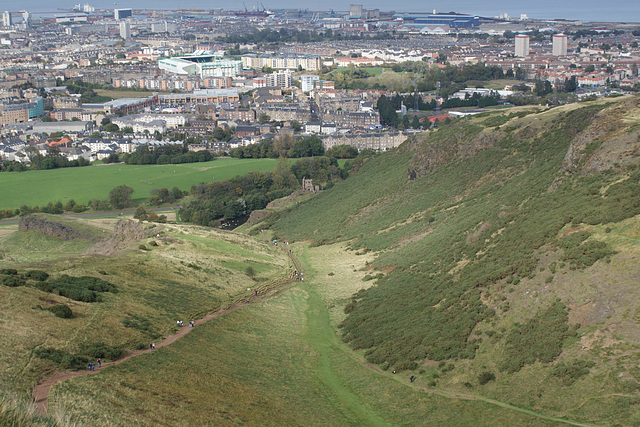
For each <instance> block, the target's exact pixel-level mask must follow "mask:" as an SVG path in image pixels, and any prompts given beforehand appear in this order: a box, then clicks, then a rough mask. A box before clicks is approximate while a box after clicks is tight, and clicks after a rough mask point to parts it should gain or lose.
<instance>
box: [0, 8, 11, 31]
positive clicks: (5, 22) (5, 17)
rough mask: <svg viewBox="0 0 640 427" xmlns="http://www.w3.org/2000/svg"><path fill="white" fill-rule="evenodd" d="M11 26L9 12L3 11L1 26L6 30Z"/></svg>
mask: <svg viewBox="0 0 640 427" xmlns="http://www.w3.org/2000/svg"><path fill="white" fill-rule="evenodd" d="M11 24H12V21H11V12H9V11H8V10H5V11H4V13H3V14H2V25H4V26H5V27H7V28H8V27H10V26H11Z"/></svg>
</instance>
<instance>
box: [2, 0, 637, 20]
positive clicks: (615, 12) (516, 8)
mask: <svg viewBox="0 0 640 427" xmlns="http://www.w3.org/2000/svg"><path fill="white" fill-rule="evenodd" d="M3 3H4V2H3ZM79 3H81V4H85V3H89V4H90V5H91V6H93V7H95V8H96V9H114V8H132V9H146V10H177V9H186V10H188V9H205V10H211V9H225V10H240V9H243V7H239V6H238V2H236V1H230V0H214V1H211V0H190V1H188V2H184V3H181V7H179V8H178V7H176V3H175V2H174V1H171V0H153V1H152V0H132V1H122V0H120V1H117V2H111V1H104V0H100V1H91V0H89V1H86V0H85V1H79ZM352 3H353V4H362V6H363V7H364V8H365V9H380V10H381V11H383V12H388V11H391V10H394V11H395V12H398V13H401V12H417V13H431V12H433V10H436V11H437V12H438V13H447V12H456V13H461V14H467V15H474V16H481V17H495V16H499V15H501V14H504V13H506V14H508V15H509V16H510V17H512V18H519V17H520V15H522V14H524V15H527V17H528V18H531V19H542V20H554V19H563V20H579V21H589V22H628V23H638V22H640V3H638V2H637V0H619V1H617V2H615V3H616V4H615V7H614V6H612V5H611V4H608V3H604V2H595V1H586V2H584V1H579V0H567V1H565V2H562V3H558V2H552V1H551V0H539V1H538V2H528V1H527V2H525V1H513V2H509V3H506V2H504V1H502V0H487V1H485V2H482V3H479V2H477V1H474V0H456V1H447V2H445V1H434V2H423V1H418V0H408V1H406V2H402V3H400V4H397V6H396V7H395V8H394V9H391V8H389V4H388V3H387V2H383V1H380V0H375V1H367V2H358V1H352ZM76 4H77V3H76V2H74V1H73V0H71V1H65V2H60V3H54V4H52V2H50V1H45V0H33V1H30V2H29V4H28V6H27V7H22V6H20V7H16V6H15V5H8V4H7V5H4V6H0V9H1V10H12V11H17V10H27V11H29V12H31V13H32V14H34V15H37V14H51V13H65V11H70V10H71V9H72V8H73V7H74V5H76ZM245 4H246V6H247V8H249V9H250V10H251V9H254V8H256V6H257V8H258V9H261V8H262V7H263V6H262V5H264V7H265V8H269V9H297V10H303V11H304V10H310V11H330V10H334V11H336V12H344V11H347V10H348V9H345V8H348V6H347V5H345V3H344V2H341V1H338V0H328V1H327V2H324V3H323V9H318V7H317V3H316V2H304V1H302V2H296V3H291V2H289V1H287V0H274V1H269V0H267V1H266V2H258V3H257V4H256V3H254V2H251V1H246V2H245Z"/></svg>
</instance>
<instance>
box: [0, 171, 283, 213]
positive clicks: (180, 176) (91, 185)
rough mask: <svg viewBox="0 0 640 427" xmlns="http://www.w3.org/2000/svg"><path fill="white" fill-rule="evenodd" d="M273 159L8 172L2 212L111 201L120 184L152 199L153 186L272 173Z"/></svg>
mask: <svg viewBox="0 0 640 427" xmlns="http://www.w3.org/2000/svg"><path fill="white" fill-rule="evenodd" d="M275 164H276V161H275V160H273V159H243V160H238V159H231V158H228V159H217V160H214V161H212V162H206V163H189V164H180V165H149V166H146V165H145V166H139V165H125V164H112V165H99V166H89V167H81V168H65V169H54V170H43V171H27V172H20V173H17V172H11V173H3V174H2V183H3V186H2V189H0V210H4V209H16V208H19V207H20V206H22V205H27V206H34V205H38V206H39V205H44V204H47V203H48V202H56V201H58V200H60V201H62V202H63V203H66V202H67V201H69V200H70V199H74V200H75V201H76V202H78V203H82V204H86V203H87V202H88V201H89V200H91V199H106V198H107V197H108V195H109V191H111V189H113V188H114V187H117V186H118V185H128V186H130V187H132V188H133V189H134V191H135V192H134V193H133V198H134V200H144V199H147V198H149V196H150V191H151V190H152V189H159V188H173V187H178V188H180V189H181V190H190V189H191V186H192V185H194V184H199V183H201V182H211V181H213V180H215V181H221V180H225V179H229V178H232V177H234V176H236V175H245V174H246V173H248V172H250V171H261V172H270V171H272V170H273V168H274V167H275Z"/></svg>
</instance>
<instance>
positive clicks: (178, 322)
mask: <svg viewBox="0 0 640 427" xmlns="http://www.w3.org/2000/svg"><path fill="white" fill-rule="evenodd" d="M176 323H177V324H178V326H180V327H182V326H184V323H182V320H176ZM194 326H196V322H195V321H194V320H191V321H189V327H190V328H193V327H194Z"/></svg>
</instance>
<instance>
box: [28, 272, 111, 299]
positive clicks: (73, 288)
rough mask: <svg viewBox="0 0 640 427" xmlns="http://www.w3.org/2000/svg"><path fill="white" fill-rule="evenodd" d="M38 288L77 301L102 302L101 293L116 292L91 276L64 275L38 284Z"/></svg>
mask: <svg viewBox="0 0 640 427" xmlns="http://www.w3.org/2000/svg"><path fill="white" fill-rule="evenodd" d="M35 286H36V288H38V289H40V290H41V291H44V292H52V293H53V292H56V293H58V294H59V295H62V296H63V297H67V298H70V299H72V300H76V301H83V302H96V301H100V295H99V293H102V292H116V291H117V290H116V287H115V286H114V285H112V284H111V283H109V282H107V281H106V280H102V279H99V278H97V277H91V276H81V277H71V276H67V275H66V274H65V275H62V276H61V277H59V278H57V279H52V280H49V281H47V282H37V283H36V285H35Z"/></svg>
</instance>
